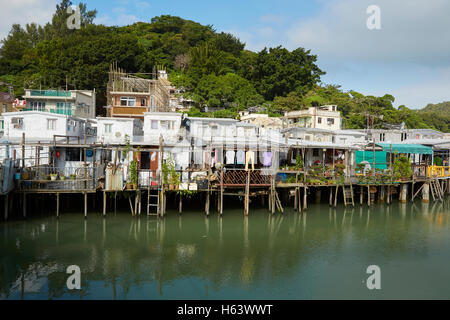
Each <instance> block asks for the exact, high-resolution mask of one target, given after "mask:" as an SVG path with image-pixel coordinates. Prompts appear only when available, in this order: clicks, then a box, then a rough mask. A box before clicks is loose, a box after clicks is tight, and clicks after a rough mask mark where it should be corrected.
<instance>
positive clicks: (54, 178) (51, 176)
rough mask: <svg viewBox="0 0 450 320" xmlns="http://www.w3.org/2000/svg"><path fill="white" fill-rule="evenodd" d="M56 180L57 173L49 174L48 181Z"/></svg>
mask: <svg viewBox="0 0 450 320" xmlns="http://www.w3.org/2000/svg"><path fill="white" fill-rule="evenodd" d="M57 178H58V174H57V173H51V174H50V180H51V181H56V179H57Z"/></svg>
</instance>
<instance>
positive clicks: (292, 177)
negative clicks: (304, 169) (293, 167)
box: [286, 175, 297, 183]
mask: <svg viewBox="0 0 450 320" xmlns="http://www.w3.org/2000/svg"><path fill="white" fill-rule="evenodd" d="M296 182H297V179H296V177H295V176H294V175H289V176H288V177H287V179H286V183H296Z"/></svg>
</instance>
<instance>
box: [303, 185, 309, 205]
mask: <svg viewBox="0 0 450 320" xmlns="http://www.w3.org/2000/svg"><path fill="white" fill-rule="evenodd" d="M307 209H308V189H307V187H306V186H305V187H304V188H303V210H307Z"/></svg>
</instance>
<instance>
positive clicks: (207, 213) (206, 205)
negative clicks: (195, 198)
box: [205, 191, 211, 216]
mask: <svg viewBox="0 0 450 320" xmlns="http://www.w3.org/2000/svg"><path fill="white" fill-rule="evenodd" d="M210 201H211V199H210V194H209V191H207V192H206V201H205V214H206V216H209V203H210Z"/></svg>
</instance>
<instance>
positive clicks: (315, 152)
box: [313, 149, 319, 157]
mask: <svg viewBox="0 0 450 320" xmlns="http://www.w3.org/2000/svg"><path fill="white" fill-rule="evenodd" d="M318 156H319V149H313V157H318Z"/></svg>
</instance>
